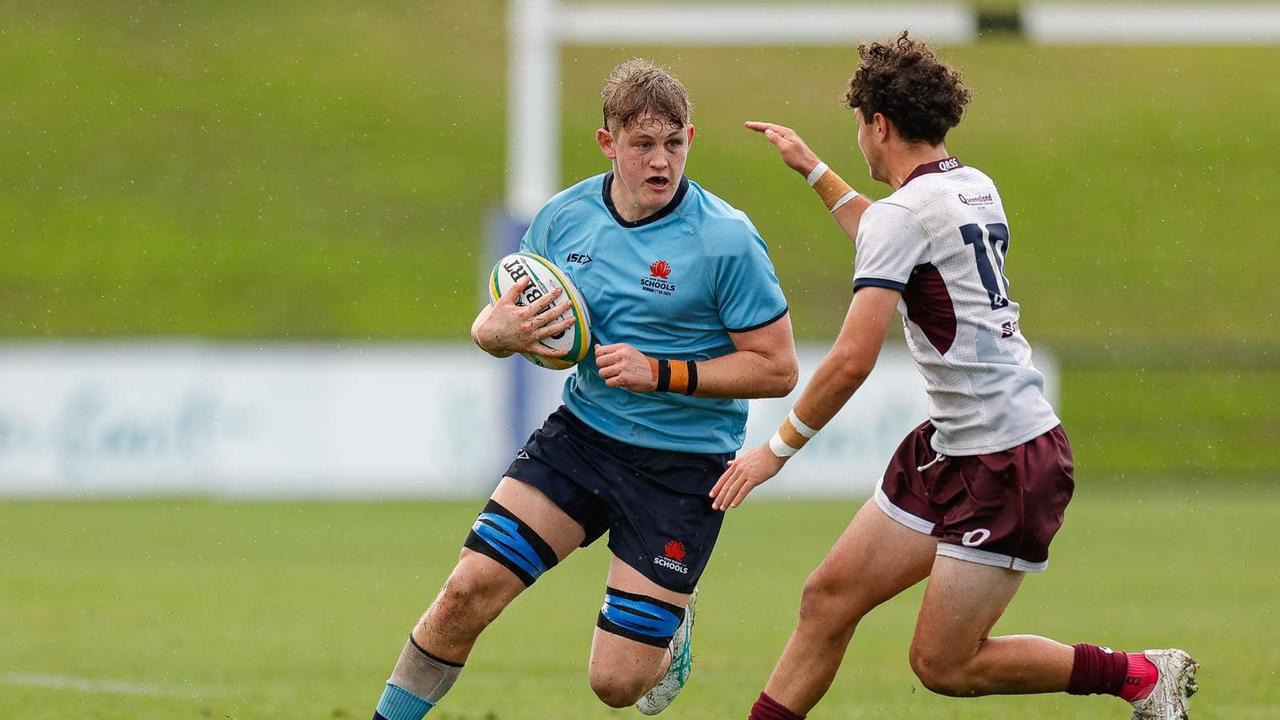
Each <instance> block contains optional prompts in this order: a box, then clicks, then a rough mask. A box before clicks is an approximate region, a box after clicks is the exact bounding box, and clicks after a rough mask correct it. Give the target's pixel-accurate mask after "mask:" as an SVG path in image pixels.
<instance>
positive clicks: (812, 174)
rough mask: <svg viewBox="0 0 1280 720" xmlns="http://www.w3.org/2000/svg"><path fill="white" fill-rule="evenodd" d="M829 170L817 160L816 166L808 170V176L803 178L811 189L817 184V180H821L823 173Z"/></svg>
mask: <svg viewBox="0 0 1280 720" xmlns="http://www.w3.org/2000/svg"><path fill="white" fill-rule="evenodd" d="M830 169H831V168H829V167H827V164H826V163H824V162H822V161H821V160H819V161H818V165H817V166H816V167H814V168H813V169H812V170H810V171H809V176H808V177H806V178H805V180H808V181H809V187H813V186H814V185H816V184H817V183H818V180H820V179H822V175H823V173H825V172H826V171H828V170H830Z"/></svg>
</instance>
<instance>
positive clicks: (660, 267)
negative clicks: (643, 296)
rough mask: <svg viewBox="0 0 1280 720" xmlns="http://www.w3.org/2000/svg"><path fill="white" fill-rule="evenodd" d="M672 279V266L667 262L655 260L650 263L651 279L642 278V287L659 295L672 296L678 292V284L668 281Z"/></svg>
mask: <svg viewBox="0 0 1280 720" xmlns="http://www.w3.org/2000/svg"><path fill="white" fill-rule="evenodd" d="M670 277H671V264H670V263H668V262H667V261H666V260H655V261H653V262H652V263H649V277H647V278H640V287H641V288H643V289H644V290H646V291H648V292H651V293H657V294H659V295H670V294H671V293H673V292H675V291H676V284H675V283H673V282H671V281H670V280H668V279H667V278H670Z"/></svg>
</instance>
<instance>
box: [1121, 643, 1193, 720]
mask: <svg viewBox="0 0 1280 720" xmlns="http://www.w3.org/2000/svg"><path fill="white" fill-rule="evenodd" d="M1142 654H1143V655H1146V656H1147V659H1148V660H1150V661H1151V662H1152V663H1153V664H1154V665H1155V666H1156V669H1157V670H1159V671H1160V679H1159V680H1157V681H1156V686H1155V687H1154V688H1152V690H1151V694H1150V695H1147V696H1146V697H1145V698H1143V699H1141V700H1135V701H1133V703H1132V704H1133V718H1132V720H1187V708H1188V707H1189V705H1190V701H1191V696H1192V695H1195V694H1196V691H1197V690H1199V689H1200V688H1199V686H1197V685H1196V670H1197V669H1198V668H1199V667H1200V663H1198V662H1196V661H1195V660H1192V659H1191V656H1190V655H1188V654H1187V653H1186V652H1184V651H1182V650H1178V649H1176V648H1171V649H1169V650H1146V651H1143V653H1142Z"/></svg>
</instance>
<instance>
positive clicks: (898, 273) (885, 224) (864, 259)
mask: <svg viewBox="0 0 1280 720" xmlns="http://www.w3.org/2000/svg"><path fill="white" fill-rule="evenodd" d="M927 243H928V236H927V235H926V234H925V232H924V228H923V227H921V225H920V221H919V220H917V219H916V217H915V215H914V214H913V213H912V212H911V211H910V210H907V209H906V208H904V207H902V206H900V205H892V204H889V203H874V204H872V206H871V207H869V208H867V211H866V212H865V213H863V215H862V221H861V222H860V223H859V225H858V237H857V239H856V240H855V242H854V244H855V245H856V246H857V249H858V250H857V255H856V256H855V258H854V261H853V268H854V269H853V289H854V291H855V292H856V291H857V290H858V289H859V288H864V287H883V288H891V289H894V290H897V291H899V292H902V291H903V290H906V289H907V280H909V279H910V278H911V271H912V270H913V269H914V268H915V267H916V266H917V265H919V264H920V263H922V262H926V261H927V260H926V258H925V255H926V250H927V247H928V245H927Z"/></svg>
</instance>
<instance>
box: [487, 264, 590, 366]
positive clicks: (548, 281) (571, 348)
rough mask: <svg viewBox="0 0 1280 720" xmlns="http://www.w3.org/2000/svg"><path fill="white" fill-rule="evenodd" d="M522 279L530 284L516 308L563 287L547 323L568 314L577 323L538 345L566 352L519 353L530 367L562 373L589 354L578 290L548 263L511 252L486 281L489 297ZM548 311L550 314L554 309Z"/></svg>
mask: <svg viewBox="0 0 1280 720" xmlns="http://www.w3.org/2000/svg"><path fill="white" fill-rule="evenodd" d="M526 277H528V278H531V279H532V282H530V283H529V287H527V288H525V290H524V292H523V293H522V294H521V297H520V298H519V299H517V300H516V304H517V305H520V306H521V307H523V306H525V305H529V304H530V303H534V302H537V300H538V298H540V297H542V296H543V295H545V294H547V293H549V292H551V291H552V290H554V289H556V288H564V294H563V295H561V296H560V297H559V298H558V299H557V300H556V304H555V305H552V308H561V309H562V312H561V313H560V314H559V316H557V317H556V319H555V320H552V321H551V322H557V321H559V320H562V319H564V318H565V317H568V316H569V315H570V314H572V315H573V316H574V317H575V318H577V322H575V323H574V324H573V325H570V326H569V329H567V330H564V331H562V332H560V333H559V334H556V335H552V336H551V337H548V338H545V339H543V340H542V341H541V345H542V346H543V347H545V348H547V349H548V350H554V351H557V352H558V351H562V350H563V351H566V354H565V356H564V357H560V358H554V357H543V356H542V355H535V354H533V353H520V354H521V355H523V356H524V358H525V359H526V360H528V361H529V362H531V363H533V364H534V365H537V366H539V367H544V368H550V369H552V370H564V369H566V368H571V367H573V366H574V365H577V364H578V363H580V362H582V360H583V359H584V358H586V357H587V353H588V352H590V351H591V316H590V315H588V314H587V304H586V303H585V302H583V301H582V295H581V294H579V293H578V288H576V287H574V286H573V282H572V281H571V280H569V276H568V275H566V274H565V273H564V271H562V270H561V269H560V268H558V267H556V266H555V264H554V263H552V262H551V261H550V260H548V259H546V258H544V257H542V256H541V255H535V254H534V253H528V252H519V253H512V254H510V255H508V256H506V257H504V258H502V259H501V260H499V261H498V264H497V265H494V266H493V273H492V274H491V275H490V278H489V297H491V298H492V299H493V300H497V299H498V298H500V297H502V296H503V294H504V293H506V292H507V291H508V290H510V289H511V286H512V285H515V284H516V283H518V282H520V281H521V280H522V279H524V278H526ZM548 312H554V310H549V311H548Z"/></svg>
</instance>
